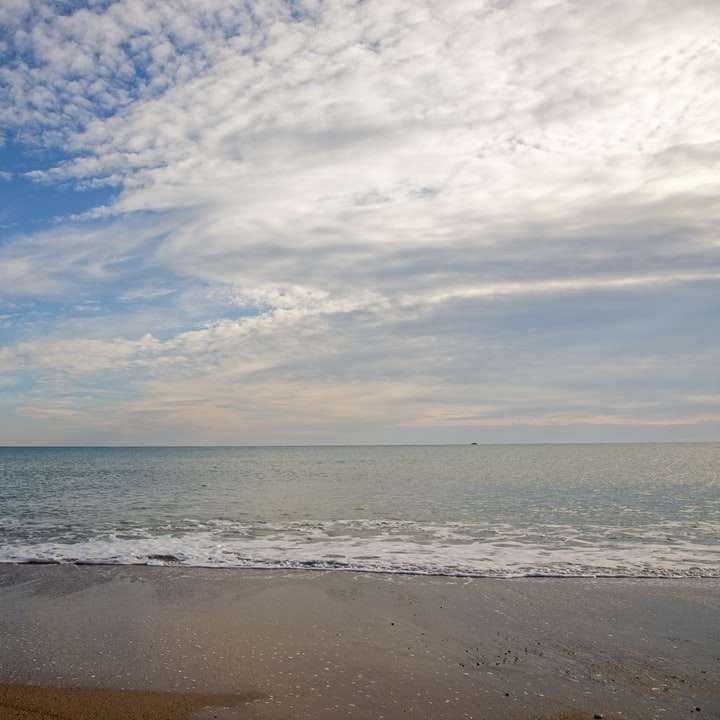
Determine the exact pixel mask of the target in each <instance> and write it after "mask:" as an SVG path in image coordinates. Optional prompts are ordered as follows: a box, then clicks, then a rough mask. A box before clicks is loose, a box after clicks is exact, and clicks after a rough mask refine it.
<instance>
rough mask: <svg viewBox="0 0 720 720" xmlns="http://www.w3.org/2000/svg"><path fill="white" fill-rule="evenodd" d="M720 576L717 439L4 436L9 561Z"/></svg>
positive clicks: (2, 489) (2, 494) (0, 529)
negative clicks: (101, 441)
mask: <svg viewBox="0 0 720 720" xmlns="http://www.w3.org/2000/svg"><path fill="white" fill-rule="evenodd" d="M28 561H34V562H53V561H59V562H91V563H116V564H137V563H141V564H183V565H199V566H210V567H214V566H218V567H224V566H233V567H316V568H336V569H349V570H367V571H384V572H411V573H432V574H451V575H471V576H485V575H487V576H503V577H515V576H527V575H569V576H579V575H612V576H652V577H654V576H657V577H664V576H670V577H687V576H712V577H720V444H717V443H715V444H658V445H651V444H644V445H496V446H417V447H408V446H402V447H398V446H395V447H321V448H319V447H315V448H0V562H28Z"/></svg>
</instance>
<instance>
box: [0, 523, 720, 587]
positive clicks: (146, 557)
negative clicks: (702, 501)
mask: <svg viewBox="0 0 720 720" xmlns="http://www.w3.org/2000/svg"><path fill="white" fill-rule="evenodd" d="M696 527H697V526H696ZM680 529H681V528H679V527H678V526H677V525H673V526H670V525H668V526H664V527H662V528H658V527H655V528H652V529H651V530H648V529H645V530H642V529H637V528H612V529H608V528H600V527H597V528H588V527H584V528H582V529H578V528H572V527H568V526H560V525H553V526H538V527H525V528H514V527H511V526H509V525H492V526H489V525H479V524H477V525H472V524H462V523H446V524H435V525H432V524H423V523H415V522H411V521H332V522H330V521H328V522H317V523H310V522H296V523H286V524H284V525H280V524H271V523H255V524H243V523H236V522H232V521H223V520H217V521H211V522H206V523H199V522H196V521H194V520H191V519H187V520H184V521H183V522H182V523H180V524H176V525H175V526H174V527H169V526H161V527H155V528H152V529H148V528H138V527H135V528H127V527H126V528H123V529H122V530H118V529H112V530H105V531H102V532H98V534H97V535H95V536H93V537H87V538H84V539H79V538H77V537H72V534H70V536H68V537H66V538H62V539H53V540H39V539H35V540H33V539H32V538H29V537H26V538H23V539H21V538H18V537H16V538H15V540H14V541H13V542H11V543H7V544H3V545H0V563H32V564H38V563H52V564H58V563H74V564H96V565H158V566H163V565H167V566H183V567H205V568H253V569H283V570H289V569H304V570H308V569H310V570H337V571H352V572H373V573H393V574H411V575H441V576H453V577H494V578H515V577H629V578H633V577H643V578H688V577H711V578H718V577H720V548H719V547H718V545H717V544H716V543H712V542H709V541H708V540H709V538H708V534H707V531H711V530H712V529H713V528H710V527H708V528H704V529H703V528H701V529H700V530H704V532H700V531H698V532H699V534H697V535H695V536H688V535H687V533H685V534H684V536H683V533H678V532H677V531H678V530H680ZM671 530H673V531H674V532H675V537H672V536H669V535H668V532H670V531H671ZM677 535H681V537H677Z"/></svg>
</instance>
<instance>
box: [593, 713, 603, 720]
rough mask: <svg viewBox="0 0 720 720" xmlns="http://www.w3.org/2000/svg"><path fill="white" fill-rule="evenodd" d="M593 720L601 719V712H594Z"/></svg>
mask: <svg viewBox="0 0 720 720" xmlns="http://www.w3.org/2000/svg"><path fill="white" fill-rule="evenodd" d="M593 720H602V714H601V713H595V714H594V715H593Z"/></svg>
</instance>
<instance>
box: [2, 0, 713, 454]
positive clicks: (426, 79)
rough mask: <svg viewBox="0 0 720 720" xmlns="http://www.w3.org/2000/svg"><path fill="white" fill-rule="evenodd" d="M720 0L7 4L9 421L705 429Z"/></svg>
mask: <svg viewBox="0 0 720 720" xmlns="http://www.w3.org/2000/svg"><path fill="white" fill-rule="evenodd" d="M718 227H720V6H719V5H718V3H717V0H632V2H628V1H627V0H593V1H592V2H589V1H586V0H242V1H241V0H116V1H112V0H85V1H84V2H80V0H3V2H2V3H1V4H0V443H4V444H25V443H30V444H63V443H69V444H106V443H113V444H114V443H117V444H136V443H139V444H153V443H158V444H165V443H191V442H197V443H233V444H246V443H249V444H257V443H289V444H299V443H349V442H351V443H355V442H358V443H372V442H469V441H478V442H513V441H595V440H597V441H606V440H695V439H697V440H711V439H718V438H720V236H719V235H718Z"/></svg>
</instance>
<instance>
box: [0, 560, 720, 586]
mask: <svg viewBox="0 0 720 720" xmlns="http://www.w3.org/2000/svg"><path fill="white" fill-rule="evenodd" d="M6 566H11V567H25V566H38V567H46V566H49V567H58V566H59V567H99V568H174V569H186V570H193V569H197V570H210V571H213V570H219V571H224V572H228V571H231V572H242V571H252V572H281V573H285V572H290V573H293V572H298V573H303V572H313V573H314V572H322V573H334V572H339V573H352V574H358V575H388V576H394V575H400V576H404V577H420V578H448V579H458V580H663V581H664V580H679V581H692V580H701V581H702V580H720V573H717V572H715V573H713V574H709V575H702V574H701V575H690V574H688V575H680V574H676V575H669V574H668V575H661V574H648V575H642V574H612V573H588V574H580V573H578V574H570V573H542V572H528V573H526V574H517V575H502V574H500V573H498V574H489V573H487V574H472V573H462V572H458V573H450V572H432V571H421V570H403V569H398V570H388V569H384V568H383V569H377V570H375V569H372V568H359V567H351V566H348V567H344V566H324V565H319V564H318V565H313V564H312V563H309V562H308V563H306V564H303V565H297V566H293V565H285V566H283V565H262V564H259V563H258V564H257V565H253V564H250V565H195V564H193V565H190V564H186V563H183V562H182V561H177V562H176V561H172V560H167V561H158V562H153V561H149V562H122V563H120V562H117V563H115V562H95V561H92V560H77V561H72V562H71V561H66V560H35V559H32V560H24V561H5V560H0V569H2V568H3V567H6Z"/></svg>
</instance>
